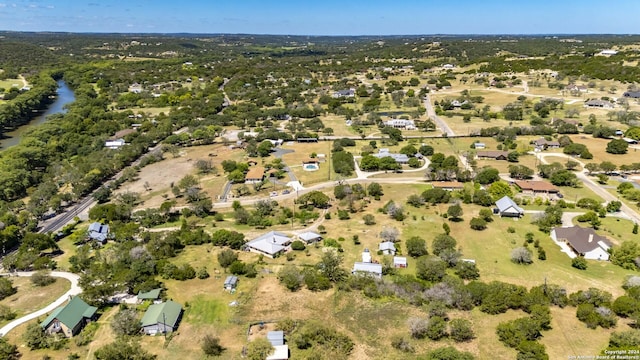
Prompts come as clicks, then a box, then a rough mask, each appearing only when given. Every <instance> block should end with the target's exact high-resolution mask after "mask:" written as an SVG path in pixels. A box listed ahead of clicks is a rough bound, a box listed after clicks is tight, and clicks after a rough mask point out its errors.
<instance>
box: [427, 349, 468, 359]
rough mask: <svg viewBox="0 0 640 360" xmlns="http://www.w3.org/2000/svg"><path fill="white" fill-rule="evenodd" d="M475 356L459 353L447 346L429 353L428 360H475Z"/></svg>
mask: <svg viewBox="0 0 640 360" xmlns="http://www.w3.org/2000/svg"><path fill="white" fill-rule="evenodd" d="M473 359H474V357H473V354H471V353H469V352H466V351H464V352H462V351H458V350H457V349H456V348H454V347H451V346H447V347H442V348H438V349H435V350H433V351H430V352H429V353H427V357H426V360H473Z"/></svg>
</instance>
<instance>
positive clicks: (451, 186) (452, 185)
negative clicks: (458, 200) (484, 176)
mask: <svg viewBox="0 0 640 360" xmlns="http://www.w3.org/2000/svg"><path fill="white" fill-rule="evenodd" d="M431 186H433V187H434V188H436V189H444V190H447V191H453V190H462V189H463V188H464V184H463V183H461V182H459V181H434V182H432V183H431Z"/></svg>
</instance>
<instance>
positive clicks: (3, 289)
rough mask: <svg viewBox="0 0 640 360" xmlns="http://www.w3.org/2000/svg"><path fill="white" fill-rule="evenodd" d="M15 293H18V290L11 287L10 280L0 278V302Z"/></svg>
mask: <svg viewBox="0 0 640 360" xmlns="http://www.w3.org/2000/svg"><path fill="white" fill-rule="evenodd" d="M16 292H18V289H17V288H14V287H13V283H12V282H11V280H9V279H7V278H6V277H0V300H2V299H4V298H6V297H7V296H11V295H13V294H15V293H16Z"/></svg>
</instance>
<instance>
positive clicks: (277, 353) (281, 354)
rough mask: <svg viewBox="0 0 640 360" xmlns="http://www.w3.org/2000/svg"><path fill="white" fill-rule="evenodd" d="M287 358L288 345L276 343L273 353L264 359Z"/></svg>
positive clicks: (284, 359) (276, 359)
mask: <svg viewBox="0 0 640 360" xmlns="http://www.w3.org/2000/svg"><path fill="white" fill-rule="evenodd" d="M288 359H289V345H277V346H274V347H273V353H272V354H271V355H269V356H267V358H266V359H265V360H288Z"/></svg>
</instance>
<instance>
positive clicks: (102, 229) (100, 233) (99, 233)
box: [89, 222, 109, 242]
mask: <svg viewBox="0 0 640 360" xmlns="http://www.w3.org/2000/svg"><path fill="white" fill-rule="evenodd" d="M107 235H109V225H103V224H101V223H99V222H94V223H92V224H91V225H89V237H90V238H91V239H93V240H98V241H102V242H105V241H106V240H107Z"/></svg>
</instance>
